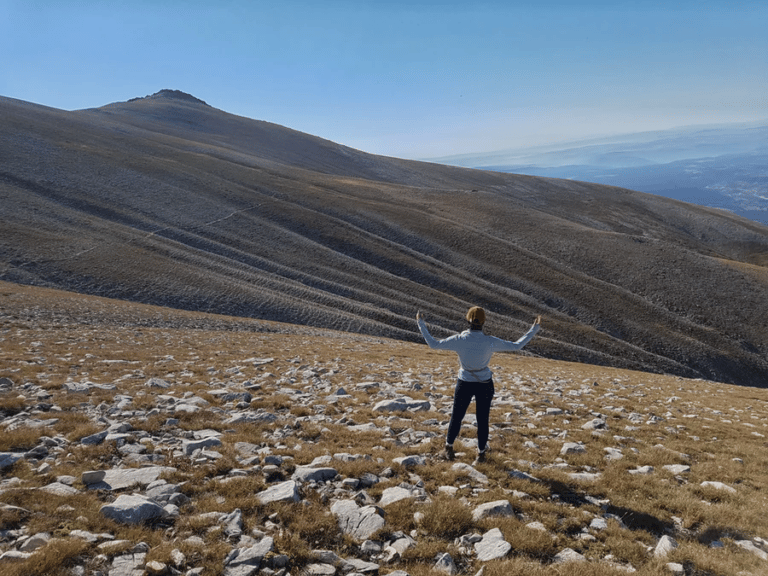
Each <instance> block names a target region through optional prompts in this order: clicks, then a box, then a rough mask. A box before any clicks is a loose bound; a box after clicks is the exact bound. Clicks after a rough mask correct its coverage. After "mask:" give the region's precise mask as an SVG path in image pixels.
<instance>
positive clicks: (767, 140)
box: [441, 123, 768, 224]
mask: <svg viewBox="0 0 768 576" xmlns="http://www.w3.org/2000/svg"><path fill="white" fill-rule="evenodd" d="M441 161H443V162H446V163H448V164H454V165H458V166H465V167H471V168H481V169H486V170H498V171H502V172H512V173H518V174H530V175H535V176H547V177H552V178H567V179H572V180H581V181H586V182H596V183H600V184H608V185H611V186H621V187H623V188H630V189H632V190H639V191H641V192H649V193H652V194H658V195H660V196H665V197H667V198H674V199H676V200H682V201H685V202H691V203H693V204H699V205H702V206H709V207H712V208H721V209H724V210H729V211H731V212H733V213H734V214H738V215H740V216H744V217H745V218H750V219H752V220H755V221H757V222H760V223H762V224H768V125H766V124H765V123H761V124H743V125H742V124H738V125H735V126H715V127H709V128H695V127H692V128H687V129H679V130H667V131H661V132H650V133H645V134H627V135H624V136H616V137H613V138H605V139H602V140H596V141H585V142H574V143H571V144H562V145H558V146H549V147H536V148H531V149H527V150H510V151H503V152H498V153H492V154H473V155H463V156H456V157H450V158H443V159H441Z"/></svg>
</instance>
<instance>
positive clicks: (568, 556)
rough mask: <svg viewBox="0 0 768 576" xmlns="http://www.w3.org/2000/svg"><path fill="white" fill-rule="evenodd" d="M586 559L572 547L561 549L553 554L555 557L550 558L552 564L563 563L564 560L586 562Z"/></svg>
mask: <svg viewBox="0 0 768 576" xmlns="http://www.w3.org/2000/svg"><path fill="white" fill-rule="evenodd" d="M586 561H587V559H586V558H585V557H584V556H582V555H581V554H579V553H578V552H576V550H573V549H572V548H566V549H564V550H561V551H560V552H558V553H557V554H555V557H554V558H553V559H552V562H553V563H554V564H564V563H566V562H586Z"/></svg>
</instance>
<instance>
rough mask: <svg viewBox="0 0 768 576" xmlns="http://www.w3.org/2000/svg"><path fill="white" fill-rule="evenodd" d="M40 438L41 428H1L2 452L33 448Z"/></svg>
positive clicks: (0, 446) (0, 449)
mask: <svg viewBox="0 0 768 576" xmlns="http://www.w3.org/2000/svg"><path fill="white" fill-rule="evenodd" d="M39 439H40V430H38V429H35V428H30V427H29V426H19V427H18V428H14V429H13V430H8V429H5V430H0V452H13V451H19V450H31V449H32V448H34V447H35V446H36V445H37V443H38V441H39Z"/></svg>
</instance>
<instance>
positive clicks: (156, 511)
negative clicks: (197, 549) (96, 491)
mask: <svg viewBox="0 0 768 576" xmlns="http://www.w3.org/2000/svg"><path fill="white" fill-rule="evenodd" d="M100 512H101V514H102V516H105V517H107V518H110V519H112V520H114V521H115V522H119V523H121V524H143V523H146V522H151V521H154V520H161V519H164V518H166V517H167V513H166V511H165V510H164V509H163V507H162V506H160V505H159V504H158V503H156V502H153V501H152V500H149V499H148V498H145V497H144V496H139V495H133V496H128V495H125V494H121V495H120V496H118V497H117V500H115V501H114V502H112V503H111V504H105V505H104V506H102V507H101V509H100Z"/></svg>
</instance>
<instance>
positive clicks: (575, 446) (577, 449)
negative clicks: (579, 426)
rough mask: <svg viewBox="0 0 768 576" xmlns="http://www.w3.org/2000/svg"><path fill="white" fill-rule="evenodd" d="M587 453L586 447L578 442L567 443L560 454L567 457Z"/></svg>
mask: <svg viewBox="0 0 768 576" xmlns="http://www.w3.org/2000/svg"><path fill="white" fill-rule="evenodd" d="M586 452H587V449H586V448H585V447H584V445H582V444H579V443H577V442H566V443H565V444H563V447H562V448H561V449H560V454H561V455H562V456H567V455H569V454H586Z"/></svg>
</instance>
